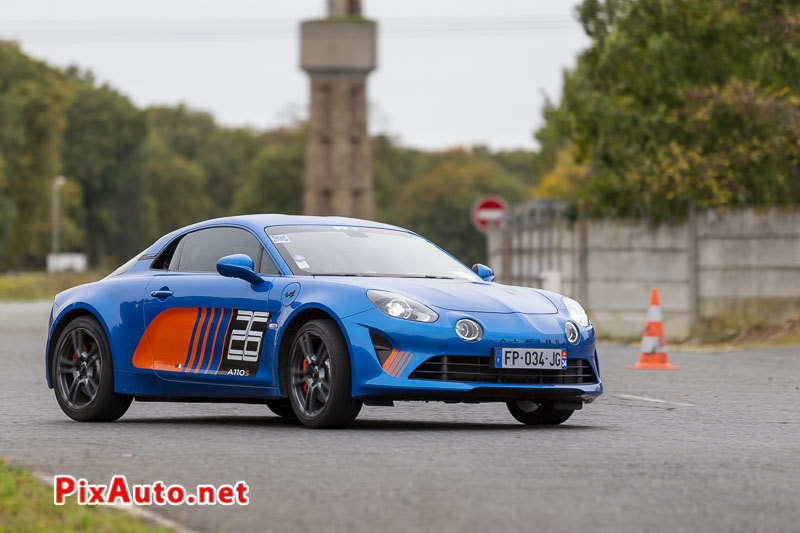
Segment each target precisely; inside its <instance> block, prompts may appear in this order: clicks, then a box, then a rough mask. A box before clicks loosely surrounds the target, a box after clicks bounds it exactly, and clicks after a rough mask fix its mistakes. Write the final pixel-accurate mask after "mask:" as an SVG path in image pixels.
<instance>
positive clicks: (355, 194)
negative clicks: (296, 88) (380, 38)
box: [300, 0, 377, 218]
mask: <svg viewBox="0 0 800 533" xmlns="http://www.w3.org/2000/svg"><path fill="white" fill-rule="evenodd" d="M376 56H377V53H376V24H375V22H373V21H370V20H366V19H364V18H363V17H362V15H361V2H360V0H328V17H327V18H324V19H319V20H310V21H306V22H303V23H302V24H301V25H300V66H301V67H302V68H303V70H305V71H306V72H307V73H308V75H309V77H310V78H311V105H310V109H311V112H310V119H309V124H308V140H307V141H306V154H305V175H304V180H305V183H304V185H305V188H304V193H303V210H304V212H305V213H306V214H308V215H340V216H352V217H358V218H372V216H373V212H374V194H373V180H372V152H371V149H370V139H369V134H368V132H367V97H366V92H367V75H368V74H369V73H370V72H371V71H372V70H373V69H374V68H375V67H376V66H377V60H376Z"/></svg>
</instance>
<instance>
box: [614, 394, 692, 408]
mask: <svg viewBox="0 0 800 533" xmlns="http://www.w3.org/2000/svg"><path fill="white" fill-rule="evenodd" d="M615 396H616V397H617V398H622V399H623V400H640V401H642V402H653V403H665V404H667V405H679V406H681V407H694V404H693V403H681V402H668V401H667V400H659V399H658V398H648V397H647V396H634V395H633V394H615Z"/></svg>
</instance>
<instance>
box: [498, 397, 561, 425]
mask: <svg viewBox="0 0 800 533" xmlns="http://www.w3.org/2000/svg"><path fill="white" fill-rule="evenodd" d="M506 405H507V406H508V410H509V412H510V413H511V416H513V417H514V418H516V419H517V420H519V421H520V422H522V423H523V424H525V425H528V426H557V425H558V424H562V423H564V422H566V421H567V419H569V417H571V416H572V413H574V412H575V411H574V410H571V409H569V410H561V409H559V410H556V409H553V404H552V403H536V402H532V401H530V400H524V401H519V402H508V403H507V404H506Z"/></svg>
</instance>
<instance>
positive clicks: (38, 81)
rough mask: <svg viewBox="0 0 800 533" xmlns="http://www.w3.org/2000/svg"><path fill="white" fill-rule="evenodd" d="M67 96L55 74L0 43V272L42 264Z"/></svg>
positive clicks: (16, 49) (6, 43) (15, 49)
mask: <svg viewBox="0 0 800 533" xmlns="http://www.w3.org/2000/svg"><path fill="white" fill-rule="evenodd" d="M70 97H71V94H70V90H69V87H68V86H67V85H66V84H65V83H64V82H63V80H62V78H61V75H60V73H59V72H58V71H57V70H56V69H53V68H51V67H49V66H47V65H46V64H44V63H42V62H41V61H36V60H33V59H31V58H29V57H28V56H26V55H25V54H23V53H22V52H21V51H20V49H19V46H17V45H16V44H15V43H9V42H4V41H0V160H2V167H3V169H2V171H1V172H2V175H3V177H2V179H0V270H6V269H8V268H19V267H34V266H42V265H43V263H44V256H45V254H46V253H47V251H48V248H49V239H48V237H49V233H50V222H49V221H50V217H49V216H48V215H49V208H50V201H49V198H50V187H51V186H52V183H53V179H54V178H55V176H56V175H57V174H58V172H59V171H60V170H61V159H60V153H59V144H60V142H61V136H62V133H63V131H64V128H65V126H66V122H65V117H64V111H65V109H66V107H67V106H68V105H69V101H70Z"/></svg>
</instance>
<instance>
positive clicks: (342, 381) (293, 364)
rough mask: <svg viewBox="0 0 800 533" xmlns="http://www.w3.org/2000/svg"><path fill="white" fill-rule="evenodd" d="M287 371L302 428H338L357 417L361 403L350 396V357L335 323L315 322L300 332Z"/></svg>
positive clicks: (292, 401) (292, 402) (295, 340)
mask: <svg viewBox="0 0 800 533" xmlns="http://www.w3.org/2000/svg"><path fill="white" fill-rule="evenodd" d="M287 369H288V371H289V376H288V379H287V380H286V382H287V383H288V384H289V388H290V390H289V399H290V401H291V404H292V408H293V409H294V412H295V414H296V415H297V418H298V419H299V420H300V421H301V422H302V423H303V424H305V425H307V426H310V427H315V428H339V427H344V426H347V425H349V424H350V423H351V422H353V420H355V418H356V417H357V416H358V413H359V411H360V410H361V404H362V403H361V400H356V399H354V398H353V397H352V396H351V391H350V388H351V387H350V384H351V381H350V356H349V353H348V351H347V345H346V343H345V341H344V338H343V337H342V333H341V331H339V328H338V327H337V325H336V323H335V322H333V321H332V320H312V321H311V322H308V323H307V324H305V325H304V326H303V327H302V328H300V330H299V331H298V332H297V335H296V336H295V339H294V342H293V344H292V349H291V352H290V356H289V364H288V365H287Z"/></svg>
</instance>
